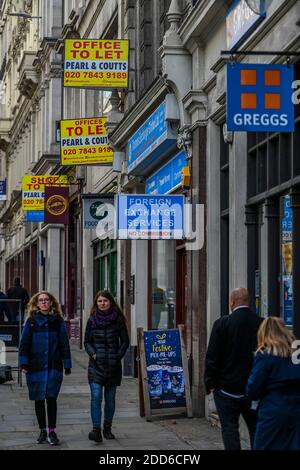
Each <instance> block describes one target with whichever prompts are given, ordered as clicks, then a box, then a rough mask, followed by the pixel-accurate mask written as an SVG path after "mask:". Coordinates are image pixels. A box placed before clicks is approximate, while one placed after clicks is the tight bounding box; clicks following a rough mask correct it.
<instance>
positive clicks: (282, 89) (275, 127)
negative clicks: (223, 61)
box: [227, 64, 295, 132]
mask: <svg viewBox="0 0 300 470" xmlns="http://www.w3.org/2000/svg"><path fill="white" fill-rule="evenodd" d="M293 80H294V67H293V65H264V64H227V129H228V130H229V131H247V132H249V131H250V132H251V131H252V132H293V131H294V127H295V122H294V104H293V101H292V92H293V88H292V84H293Z"/></svg>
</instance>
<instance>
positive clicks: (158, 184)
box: [145, 150, 186, 194]
mask: <svg viewBox="0 0 300 470" xmlns="http://www.w3.org/2000/svg"><path fill="white" fill-rule="evenodd" d="M185 165H186V159H185V151H184V150H182V151H181V152H179V153H178V154H177V155H175V157H173V158H172V159H171V160H170V161H168V163H166V164H165V165H163V166H162V167H161V168H160V169H159V170H158V171H156V172H155V173H153V175H151V176H150V178H147V179H146V189H145V193H146V194H167V193H169V192H171V191H174V190H175V189H176V188H178V187H179V186H181V183H182V169H183V168H184V166H185Z"/></svg>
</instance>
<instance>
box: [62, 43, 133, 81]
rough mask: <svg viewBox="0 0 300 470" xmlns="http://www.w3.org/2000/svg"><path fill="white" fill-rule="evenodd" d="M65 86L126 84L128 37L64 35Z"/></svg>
mask: <svg viewBox="0 0 300 470" xmlns="http://www.w3.org/2000/svg"><path fill="white" fill-rule="evenodd" d="M64 86H65V87H81V88H85V87H88V88H90V87H97V88H99V87H100V88H115V87H117V88H127V87H128V41H127V40H120V39H103V40H99V39H98V40H97V39H82V40H79V39H66V40H65V57H64Z"/></svg>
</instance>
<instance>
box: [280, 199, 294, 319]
mask: <svg viewBox="0 0 300 470" xmlns="http://www.w3.org/2000/svg"><path fill="white" fill-rule="evenodd" d="M281 213H282V216H281V231H280V243H281V295H280V297H281V302H280V303H281V305H280V307H281V308H280V310H281V317H282V318H283V320H284V322H285V324H286V325H288V326H292V325H293V219H292V208H291V197H290V196H289V195H285V196H283V197H282V198H281Z"/></svg>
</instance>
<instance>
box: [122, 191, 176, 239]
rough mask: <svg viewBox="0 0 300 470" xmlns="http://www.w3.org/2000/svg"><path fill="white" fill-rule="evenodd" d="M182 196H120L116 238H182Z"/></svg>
mask: <svg viewBox="0 0 300 470" xmlns="http://www.w3.org/2000/svg"><path fill="white" fill-rule="evenodd" d="M183 221H184V197H183V196H180V195H178V196H174V195H172V196H156V195H151V196H149V195H146V194H138V195H137V194H134V195H133V194H132V195H131V194H129V195H123V194H122V195H119V196H117V238H119V239H126V240H127V239H145V240H152V239H156V240H161V239H182V238H183V233H184V232H183Z"/></svg>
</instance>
